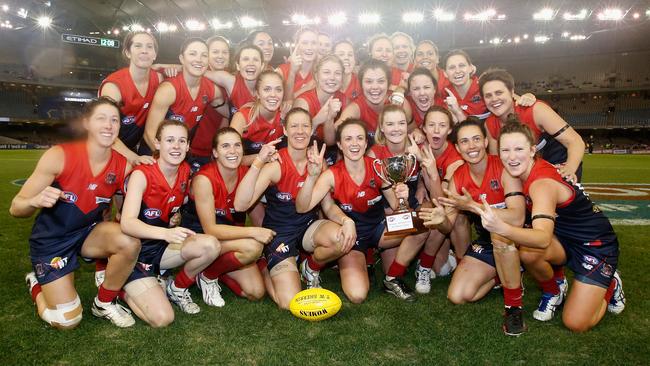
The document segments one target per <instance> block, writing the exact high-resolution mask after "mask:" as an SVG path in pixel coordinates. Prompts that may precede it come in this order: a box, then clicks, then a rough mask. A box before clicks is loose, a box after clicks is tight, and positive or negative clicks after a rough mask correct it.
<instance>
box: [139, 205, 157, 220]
mask: <svg viewBox="0 0 650 366" xmlns="http://www.w3.org/2000/svg"><path fill="white" fill-rule="evenodd" d="M142 214H143V215H144V217H146V218H148V219H149V220H153V219H157V218H159V217H160V216H161V215H162V211H160V210H159V209H157V208H148V209H146V210H144V211H143V212H142Z"/></svg>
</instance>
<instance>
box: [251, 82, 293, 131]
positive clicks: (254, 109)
mask: <svg viewBox="0 0 650 366" xmlns="http://www.w3.org/2000/svg"><path fill="white" fill-rule="evenodd" d="M267 76H276V77H277V78H278V79H279V80H280V85H282V90H283V93H282V94H283V96H284V83H283V81H282V75H280V74H278V73H277V72H275V71H273V70H267V71H262V73H260V75H259V76H258V77H257V82H256V83H255V89H259V88H260V85H261V84H262V79H264V78H265V77H267ZM257 95H258V96H257V97H256V98H255V101H254V102H251V103H246V104H245V105H244V107H250V108H251V110H250V112H249V114H248V121H246V126H245V128H248V127H249V126H250V125H252V124H253V122H255V120H256V119H257V117H259V116H260V107H261V102H260V98H259V90H257ZM283 96H281V97H280V100H282V98H283ZM278 113H279V109H278Z"/></svg>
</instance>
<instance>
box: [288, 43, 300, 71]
mask: <svg viewBox="0 0 650 366" xmlns="http://www.w3.org/2000/svg"><path fill="white" fill-rule="evenodd" d="M284 60H285V62H288V63H289V64H290V65H291V71H293V72H294V73H295V72H298V70H300V67H301V66H302V56H300V52H299V45H298V44H296V47H294V48H293V50H292V51H291V55H289V58H288V59H287V58H286V57H285V59H284Z"/></svg>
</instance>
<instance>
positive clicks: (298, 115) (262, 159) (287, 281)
mask: <svg viewBox="0 0 650 366" xmlns="http://www.w3.org/2000/svg"><path fill="white" fill-rule="evenodd" d="M311 131H312V126H311V120H310V117H309V114H308V113H307V112H306V111H305V110H304V109H302V108H294V109H292V110H290V111H289V113H287V116H286V119H285V120H284V134H285V136H286V137H287V143H288V146H287V147H286V148H283V149H280V150H279V151H278V150H276V148H275V145H276V144H277V143H278V142H279V140H275V141H272V142H270V143H268V144H265V145H264V146H263V147H262V149H261V150H260V152H259V154H257V156H256V157H255V160H254V161H253V164H251V167H250V169H249V170H248V172H247V173H246V175H245V176H244V178H243V179H242V180H241V182H240V183H239V185H238V186H237V191H236V195H235V203H234V208H235V210H237V211H246V210H248V209H249V208H250V207H252V206H253V205H254V204H255V202H257V200H258V199H259V198H260V196H261V195H262V194H264V195H265V197H266V200H267V206H266V215H264V222H263V224H262V226H263V227H264V228H267V229H270V230H272V231H273V232H274V233H275V237H274V238H273V239H272V240H271V242H270V243H269V244H267V245H266V246H265V247H264V257H265V259H266V262H267V264H266V269H265V270H263V274H264V275H265V281H266V290H267V292H268V294H269V296H270V297H271V298H272V299H273V301H275V303H276V304H277V305H278V307H280V308H281V309H288V308H289V302H290V301H291V299H292V298H293V297H294V296H295V295H296V294H297V293H298V292H299V291H300V289H301V286H300V276H299V275H298V267H297V265H296V257H297V256H298V252H299V250H300V249H301V248H302V249H304V250H306V251H308V252H313V256H312V257H311V258H312V259H311V262H312V263H310V265H312V266H315V267H317V268H314V269H315V270H316V271H314V272H310V273H311V274H313V277H309V278H306V280H307V281H308V287H320V285H319V283H320V279H319V276H318V271H317V269H318V268H320V267H322V266H323V265H324V264H326V263H327V262H329V261H330V260H332V259H335V257H334V258H332V256H333V255H336V254H337V253H338V251H337V245H339V244H338V243H339V240H341V241H344V242H346V243H349V242H353V241H354V238H353V237H350V234H349V231H350V230H349V229H350V226H351V224H348V225H347V226H348V228H347V230H343V229H342V228H341V225H342V224H344V223H343V217H340V218H338V219H336V220H337V221H336V222H337V223H334V222H332V221H329V220H318V214H317V212H316V210H310V211H309V212H305V213H297V212H296V205H295V199H296V197H297V196H298V192H299V190H300V189H301V187H302V186H303V184H304V182H305V179H306V178H307V176H308V172H307V148H308V147H309V140H310V136H311ZM324 209H325V211H326V212H325V213H326V214H327V213H328V211H329V210H328V209H327V208H324ZM334 209H336V207H334ZM340 216H344V215H340ZM328 217H331V218H334V215H333V214H331V213H330V216H328ZM344 233H345V235H343V234H344ZM344 239H345V240H344ZM312 268H313V267H312Z"/></svg>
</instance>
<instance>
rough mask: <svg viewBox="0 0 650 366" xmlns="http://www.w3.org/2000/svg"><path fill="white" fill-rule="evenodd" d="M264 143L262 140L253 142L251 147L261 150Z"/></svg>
mask: <svg viewBox="0 0 650 366" xmlns="http://www.w3.org/2000/svg"><path fill="white" fill-rule="evenodd" d="M262 145H263V143H261V142H253V143H252V144H251V149H252V150H255V151H259V150H260V149H261V148H262Z"/></svg>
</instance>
